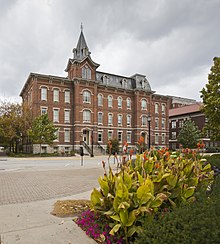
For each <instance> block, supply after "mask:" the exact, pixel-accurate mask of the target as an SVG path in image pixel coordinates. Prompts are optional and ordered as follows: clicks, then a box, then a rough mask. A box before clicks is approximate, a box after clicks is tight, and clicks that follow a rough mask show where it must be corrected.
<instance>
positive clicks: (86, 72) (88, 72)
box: [82, 65, 91, 80]
mask: <svg viewBox="0 0 220 244" xmlns="http://www.w3.org/2000/svg"><path fill="white" fill-rule="evenodd" d="M82 78H84V79H89V80H90V79H91V69H90V68H89V66H88V65H85V66H83V67H82Z"/></svg>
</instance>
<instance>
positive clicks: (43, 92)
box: [41, 87, 47, 101]
mask: <svg viewBox="0 0 220 244" xmlns="http://www.w3.org/2000/svg"><path fill="white" fill-rule="evenodd" d="M41 101H47V87H41Z"/></svg>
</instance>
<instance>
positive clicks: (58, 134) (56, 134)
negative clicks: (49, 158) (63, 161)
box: [54, 129, 60, 142]
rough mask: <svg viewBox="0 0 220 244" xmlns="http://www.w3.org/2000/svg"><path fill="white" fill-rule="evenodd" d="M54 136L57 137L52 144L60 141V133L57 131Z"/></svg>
mask: <svg viewBox="0 0 220 244" xmlns="http://www.w3.org/2000/svg"><path fill="white" fill-rule="evenodd" d="M54 134H55V136H57V139H55V140H54V142H59V140H60V131H59V129H58V130H57V131H56V132H55V133H54Z"/></svg>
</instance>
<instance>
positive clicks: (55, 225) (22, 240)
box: [0, 191, 96, 244]
mask: <svg viewBox="0 0 220 244" xmlns="http://www.w3.org/2000/svg"><path fill="white" fill-rule="evenodd" d="M90 193H91V191H89V192H84V193H80V194H76V195H73V196H69V197H64V198H59V199H52V200H43V201H35V202H29V203H18V204H8V205H2V206H0V236H1V238H0V243H1V244H85V243H91V244H94V243H96V242H95V241H94V240H93V239H91V238H89V237H88V236H86V234H85V232H84V231H82V230H81V228H79V227H78V226H77V225H76V224H75V223H74V222H73V218H58V217H55V216H53V215H51V214H50V212H51V211H52V210H53V205H54V203H55V202H56V201H57V200H66V199H89V197H90Z"/></svg>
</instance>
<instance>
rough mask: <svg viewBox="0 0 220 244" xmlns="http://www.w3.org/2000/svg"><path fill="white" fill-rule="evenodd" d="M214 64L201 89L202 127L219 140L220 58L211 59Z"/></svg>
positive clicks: (214, 138) (215, 139)
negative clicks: (203, 118) (204, 118)
mask: <svg viewBox="0 0 220 244" xmlns="http://www.w3.org/2000/svg"><path fill="white" fill-rule="evenodd" d="M213 61H214V65H213V66H212V67H211V72H210V74H209V76H208V84H206V86H205V87H204V88H203V89H202V91H201V93H202V95H201V98H202V99H203V107H202V112H203V113H204V114H205V116H206V118H207V123H206V125H205V127H204V130H205V132H206V133H207V132H208V133H209V135H210V137H211V139H212V140H214V141H220V58H219V57H215V58H214V59H213Z"/></svg>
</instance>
